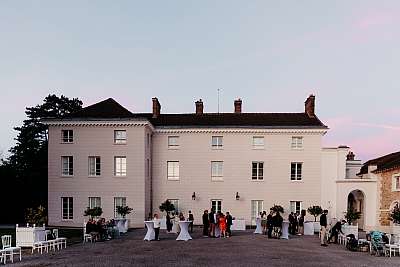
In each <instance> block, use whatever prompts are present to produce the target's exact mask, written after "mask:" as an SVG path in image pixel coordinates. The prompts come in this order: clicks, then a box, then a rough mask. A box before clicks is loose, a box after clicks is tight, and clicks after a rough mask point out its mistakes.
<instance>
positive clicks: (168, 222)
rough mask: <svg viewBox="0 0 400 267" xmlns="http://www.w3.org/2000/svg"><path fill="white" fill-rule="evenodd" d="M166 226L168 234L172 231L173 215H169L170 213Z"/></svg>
mask: <svg viewBox="0 0 400 267" xmlns="http://www.w3.org/2000/svg"><path fill="white" fill-rule="evenodd" d="M166 224H167V232H168V233H169V232H171V230H172V222H171V215H169V212H167V218H166Z"/></svg>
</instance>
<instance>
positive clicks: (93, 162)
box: [89, 157, 101, 176]
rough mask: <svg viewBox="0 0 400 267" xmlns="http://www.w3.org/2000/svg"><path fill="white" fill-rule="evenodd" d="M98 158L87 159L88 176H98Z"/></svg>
mask: <svg viewBox="0 0 400 267" xmlns="http://www.w3.org/2000/svg"><path fill="white" fill-rule="evenodd" d="M100 175H101V170H100V157H89V176H100Z"/></svg>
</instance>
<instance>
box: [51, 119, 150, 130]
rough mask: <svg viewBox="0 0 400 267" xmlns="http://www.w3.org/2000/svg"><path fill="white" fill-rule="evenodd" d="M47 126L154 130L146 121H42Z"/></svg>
mask: <svg viewBox="0 0 400 267" xmlns="http://www.w3.org/2000/svg"><path fill="white" fill-rule="evenodd" d="M43 123H44V124H46V125H48V126H58V127H137V126H148V127H149V128H151V129H152V130H154V127H153V125H152V124H151V123H150V122H148V121H131V120H127V121H72V120H71V121H69V120H68V121H62V120H60V121H43Z"/></svg>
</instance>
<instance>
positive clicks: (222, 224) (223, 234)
mask: <svg viewBox="0 0 400 267" xmlns="http://www.w3.org/2000/svg"><path fill="white" fill-rule="evenodd" d="M218 223H219V229H220V230H221V238H223V237H226V218H225V216H224V214H223V213H222V212H220V213H219V216H218Z"/></svg>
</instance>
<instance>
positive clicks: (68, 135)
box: [61, 130, 74, 143]
mask: <svg viewBox="0 0 400 267" xmlns="http://www.w3.org/2000/svg"><path fill="white" fill-rule="evenodd" d="M61 142H62V143H72V142H74V131H73V130H61Z"/></svg>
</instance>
